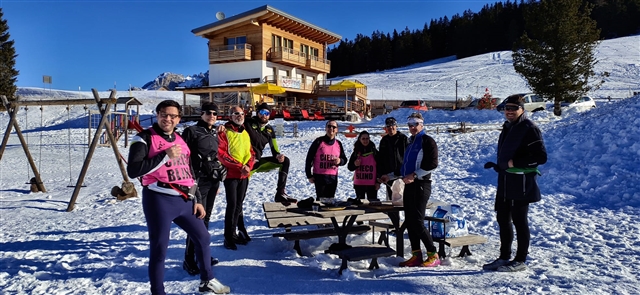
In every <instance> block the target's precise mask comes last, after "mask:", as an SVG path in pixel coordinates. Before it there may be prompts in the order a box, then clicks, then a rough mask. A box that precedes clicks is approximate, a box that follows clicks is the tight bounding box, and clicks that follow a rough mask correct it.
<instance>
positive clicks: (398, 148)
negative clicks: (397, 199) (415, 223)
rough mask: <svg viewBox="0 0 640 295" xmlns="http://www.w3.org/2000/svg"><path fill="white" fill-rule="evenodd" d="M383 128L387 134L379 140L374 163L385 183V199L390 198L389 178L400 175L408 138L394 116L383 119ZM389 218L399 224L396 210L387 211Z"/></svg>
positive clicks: (398, 215) (397, 225)
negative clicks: (399, 127)
mask: <svg viewBox="0 0 640 295" xmlns="http://www.w3.org/2000/svg"><path fill="white" fill-rule="evenodd" d="M384 123H385V130H386V131H387V134H386V135H385V136H383V137H382V139H381V140H380V147H379V150H378V155H377V159H376V163H377V164H378V171H377V172H378V173H377V174H378V178H380V182H381V183H387V184H388V185H387V186H386V187H387V199H388V200H391V196H392V192H391V183H388V182H389V180H390V179H395V178H398V177H400V167H402V158H403V157H404V151H405V149H406V148H407V144H408V142H409V138H408V137H407V136H406V135H404V134H403V133H402V132H400V131H398V122H397V121H396V118H394V117H388V118H387V119H386V120H384ZM388 215H389V219H391V222H392V223H393V225H394V226H395V227H396V228H398V227H399V226H400V214H399V213H398V212H389V213H388Z"/></svg>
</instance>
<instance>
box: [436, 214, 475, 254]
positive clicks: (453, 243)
mask: <svg viewBox="0 0 640 295" xmlns="http://www.w3.org/2000/svg"><path fill="white" fill-rule="evenodd" d="M424 219H425V220H427V221H428V222H429V226H428V227H427V230H431V222H442V224H444V232H445V233H446V232H447V223H448V222H449V220H448V219H444V218H437V217H431V216H425V217H424ZM433 241H434V242H437V243H438V244H439V247H438V256H440V258H441V259H443V258H445V257H446V255H447V254H446V252H445V246H449V247H451V248H454V247H462V250H460V254H458V257H465V256H468V255H471V251H470V250H469V246H471V245H477V244H484V243H486V242H487V238H486V237H484V236H481V235H476V234H468V235H465V236H461V237H453V238H447V237H445V238H442V239H436V238H434V239H433Z"/></svg>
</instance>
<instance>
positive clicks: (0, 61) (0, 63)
mask: <svg viewBox="0 0 640 295" xmlns="http://www.w3.org/2000/svg"><path fill="white" fill-rule="evenodd" d="M10 38H11V36H9V25H7V21H6V20H5V19H4V13H3V12H2V8H0V95H4V96H6V97H7V98H8V99H9V100H14V99H15V94H16V91H17V87H16V80H17V77H18V71H17V70H16V69H15V66H16V57H17V56H18V55H17V54H16V49H15V48H14V47H13V40H9V39H10Z"/></svg>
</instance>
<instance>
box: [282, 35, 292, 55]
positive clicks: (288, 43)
mask: <svg viewBox="0 0 640 295" xmlns="http://www.w3.org/2000/svg"><path fill="white" fill-rule="evenodd" d="M282 47H284V48H286V50H287V51H288V52H289V53H293V40H289V39H287V38H282Z"/></svg>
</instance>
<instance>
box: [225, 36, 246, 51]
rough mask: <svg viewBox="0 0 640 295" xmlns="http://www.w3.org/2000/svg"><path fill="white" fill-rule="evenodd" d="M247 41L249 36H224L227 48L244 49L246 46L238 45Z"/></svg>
mask: <svg viewBox="0 0 640 295" xmlns="http://www.w3.org/2000/svg"><path fill="white" fill-rule="evenodd" d="M245 43H247V36H239V37H232V38H224V45H227V50H236V49H244V46H238V45H243V44H245Z"/></svg>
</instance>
